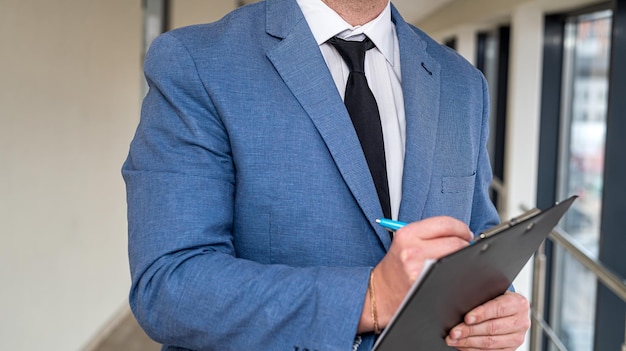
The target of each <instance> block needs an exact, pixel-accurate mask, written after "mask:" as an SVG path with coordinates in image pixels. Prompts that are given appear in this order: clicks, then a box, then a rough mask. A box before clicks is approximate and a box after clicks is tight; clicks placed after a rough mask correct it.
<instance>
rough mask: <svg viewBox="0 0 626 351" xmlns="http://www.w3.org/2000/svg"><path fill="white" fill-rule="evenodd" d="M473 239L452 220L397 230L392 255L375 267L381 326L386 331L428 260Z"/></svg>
mask: <svg viewBox="0 0 626 351" xmlns="http://www.w3.org/2000/svg"><path fill="white" fill-rule="evenodd" d="M472 239H473V235H472V232H471V231H470V229H469V228H468V227H467V225H466V224H465V223H463V222H461V221H459V220H456V219H454V218H451V217H432V218H428V219H425V220H422V221H419V222H414V223H409V224H408V225H407V226H405V227H403V228H402V229H400V230H398V231H397V232H396V233H395V235H394V238H393V242H392V244H391V247H390V249H389V252H388V253H387V255H385V257H384V258H383V259H382V260H381V261H380V263H379V264H378V265H377V266H376V267H375V268H374V270H375V273H376V274H375V279H374V281H373V282H372V284H373V286H374V289H375V292H376V299H377V301H378V303H377V305H378V307H377V312H378V313H377V314H378V323H379V325H380V327H381V328H384V327H385V326H386V325H387V324H388V323H389V321H390V320H391V317H392V316H393V314H394V313H395V311H396V310H397V309H398V307H399V306H400V303H401V302H402V300H403V299H404V297H405V296H406V294H407V292H408V291H409V288H410V287H411V285H412V284H413V282H414V281H415V280H416V279H417V278H418V277H419V275H420V274H421V272H422V269H423V268H424V262H425V261H426V260H432V259H438V258H441V257H443V256H446V255H448V254H450V253H452V252H455V251H457V250H459V249H461V248H463V247H465V246H467V245H469V242H470V241H471V240H472Z"/></svg>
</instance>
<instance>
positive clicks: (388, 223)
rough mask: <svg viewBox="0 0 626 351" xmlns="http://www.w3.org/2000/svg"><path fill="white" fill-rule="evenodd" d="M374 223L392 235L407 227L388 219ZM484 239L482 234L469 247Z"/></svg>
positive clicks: (404, 223) (403, 223)
mask: <svg viewBox="0 0 626 351" xmlns="http://www.w3.org/2000/svg"><path fill="white" fill-rule="evenodd" d="M376 223H378V224H380V225H381V226H383V227H384V228H385V229H387V230H388V231H390V232H392V233H394V232H395V231H396V230H398V229H400V228H402V227H404V226H405V225H407V223H406V222H400V221H394V220H393V219H388V218H379V219H377V220H376ZM484 237H485V236H484V234H481V235H479V236H478V238H476V239H475V240H472V241H470V245H473V244H474V243H475V242H476V240H479V239H482V238H484Z"/></svg>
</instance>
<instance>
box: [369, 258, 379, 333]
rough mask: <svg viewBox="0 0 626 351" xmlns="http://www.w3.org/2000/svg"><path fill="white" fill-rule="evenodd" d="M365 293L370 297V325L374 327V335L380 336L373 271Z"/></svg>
mask: <svg viewBox="0 0 626 351" xmlns="http://www.w3.org/2000/svg"><path fill="white" fill-rule="evenodd" d="M367 292H368V293H369V295H370V312H371V315H372V324H373V325H374V334H376V335H378V334H380V327H379V326H378V313H377V311H376V294H375V293H374V270H373V269H372V270H371V271H370V281H369V284H368V285H367Z"/></svg>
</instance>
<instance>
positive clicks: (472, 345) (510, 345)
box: [446, 333, 524, 350]
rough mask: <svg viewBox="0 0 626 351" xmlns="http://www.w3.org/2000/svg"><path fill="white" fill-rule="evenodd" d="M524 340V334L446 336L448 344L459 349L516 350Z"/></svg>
mask: <svg viewBox="0 0 626 351" xmlns="http://www.w3.org/2000/svg"><path fill="white" fill-rule="evenodd" d="M523 342H524V334H519V333H516V334H508V335H495V336H472V337H469V338H464V339H456V340H455V339H452V338H450V337H449V336H448V337H447V338H446V344H448V346H451V347H454V348H456V349H459V350H516V349H517V347H519V345H521V344H522V343H523Z"/></svg>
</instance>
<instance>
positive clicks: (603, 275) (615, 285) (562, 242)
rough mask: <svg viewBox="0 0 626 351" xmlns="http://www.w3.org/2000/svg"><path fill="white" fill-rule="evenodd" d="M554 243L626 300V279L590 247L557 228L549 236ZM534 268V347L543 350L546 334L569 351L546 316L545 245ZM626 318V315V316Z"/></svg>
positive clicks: (625, 345) (563, 350)
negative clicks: (602, 260) (544, 316)
mask: <svg viewBox="0 0 626 351" xmlns="http://www.w3.org/2000/svg"><path fill="white" fill-rule="evenodd" d="M548 237H549V238H550V239H551V240H552V241H553V242H554V243H556V244H557V245H559V246H561V247H563V248H564V249H565V250H567V252H568V253H569V254H570V255H571V256H572V257H573V258H574V259H575V260H576V261H578V262H579V263H580V264H582V265H583V266H584V267H585V268H586V269H588V270H589V271H590V272H591V273H592V274H594V275H595V276H596V278H597V279H598V281H599V282H600V283H602V284H603V285H604V286H606V287H607V288H608V289H610V290H611V291H612V292H613V293H614V294H615V295H617V296H618V297H619V298H620V299H622V301H624V302H626V280H624V279H623V278H622V277H620V276H618V275H617V274H615V273H613V272H612V271H611V270H610V269H608V268H607V267H606V266H604V265H603V264H602V262H600V261H599V260H598V259H597V258H596V257H595V256H594V255H592V254H591V253H590V252H589V251H588V250H587V249H585V248H584V247H582V246H581V245H580V244H578V243H577V241H576V240H575V239H574V238H572V237H571V236H570V235H569V234H567V233H565V232H563V231H561V230H558V229H555V230H553V231H552V232H551V233H550V235H549V236H548ZM533 260H534V262H533V263H534V267H533V291H532V300H531V301H532V306H531V315H532V318H533V323H532V325H531V333H530V349H531V351H540V350H542V335H543V334H545V335H546V337H548V339H549V340H550V342H552V344H553V345H554V346H555V347H556V348H557V349H558V350H559V351H567V347H566V346H565V345H564V344H563V342H562V341H561V340H560V338H559V337H558V335H557V334H556V333H555V332H554V330H552V328H551V327H550V324H549V323H548V322H546V321H545V320H544V318H543V311H544V302H545V283H546V282H545V276H546V269H547V267H546V253H545V247H544V245H543V244H542V245H541V247H540V248H539V249H538V250H537V252H536V253H535V256H534V259H533ZM625 318H626V316H625ZM622 351H626V330H625V331H624V342H623V344H622Z"/></svg>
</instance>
